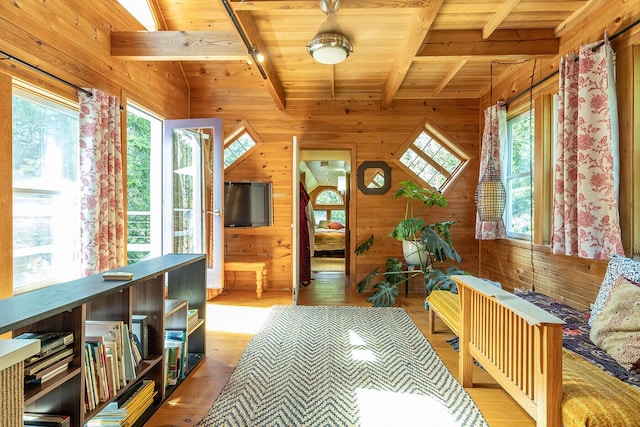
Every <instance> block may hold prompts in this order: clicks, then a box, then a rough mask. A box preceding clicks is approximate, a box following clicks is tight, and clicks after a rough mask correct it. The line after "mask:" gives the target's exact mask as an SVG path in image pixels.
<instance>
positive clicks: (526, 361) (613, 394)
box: [427, 275, 640, 427]
mask: <svg viewBox="0 0 640 427" xmlns="http://www.w3.org/2000/svg"><path fill="white" fill-rule="evenodd" d="M452 278H453V280H454V281H455V282H456V283H457V285H458V292H459V295H458V296H457V298H453V297H452V296H451V295H447V294H450V292H449V291H433V292H432V293H431V294H430V295H429V297H428V298H427V302H428V304H429V311H430V313H429V319H430V324H431V325H433V320H434V319H432V316H433V314H437V315H438V317H440V318H441V320H442V321H443V322H444V323H445V324H446V325H447V326H449V328H451V330H452V332H453V331H454V329H457V330H458V333H457V335H458V337H459V339H460V340H459V342H460V344H459V347H460V353H459V359H460V362H459V377H458V379H459V381H460V382H461V383H462V385H463V386H464V387H473V360H474V359H476V360H477V361H478V362H479V363H480V365H481V366H482V367H483V369H485V370H486V371H487V372H488V373H489V374H490V375H491V376H492V377H493V378H494V379H495V380H496V382H497V383H498V384H500V385H501V386H502V387H503V388H504V389H505V391H507V392H508V393H509V394H510V395H511V396H512V397H513V399H514V400H515V401H516V402H518V404H520V406H522V408H523V409H525V410H526V411H527V413H528V414H529V415H530V416H531V417H532V418H533V419H535V420H536V424H537V425H538V426H551V427H560V426H565V427H578V426H585V425H588V426H599V427H605V426H606V427H614V426H615V427H626V426H629V425H636V424H637V422H638V420H640V405H638V404H637V402H639V401H640V389H637V388H636V387H633V386H631V385H629V384H626V383H624V382H623V381H620V380H619V379H617V378H615V377H614V376H612V375H609V374H607V373H605V372H604V371H603V370H601V369H600V368H598V367H597V366H596V365H594V364H592V363H590V362H589V361H587V360H586V359H584V358H583V357H581V356H579V355H577V354H575V353H573V352H572V351H569V350H567V349H564V348H563V347H562V325H563V322H562V320H560V319H558V318H557V317H555V316H553V315H551V314H550V313H548V312H546V311H545V310H543V309H541V308H539V307H537V306H535V305H534V304H532V303H530V302H528V301H525V300H524V299H522V298H519V297H518V296H516V295H513V294H512V293H510V292H507V291H504V290H502V289H499V288H497V287H495V286H493V285H492V284H490V283H488V282H485V281H484V280H482V279H479V278H476V277H473V276H466V275H465V276H452ZM452 295H455V294H452ZM456 305H457V309H458V316H456V315H455V310H456ZM432 310H433V311H432ZM441 316H442V317H441ZM456 317H457V318H456ZM452 326H453V327H452ZM432 328H433V326H430V329H432ZM454 333H455V332H454Z"/></svg>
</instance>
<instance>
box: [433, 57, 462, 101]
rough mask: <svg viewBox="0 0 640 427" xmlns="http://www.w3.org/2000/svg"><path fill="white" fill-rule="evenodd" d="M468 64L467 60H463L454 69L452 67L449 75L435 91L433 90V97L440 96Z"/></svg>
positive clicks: (448, 72) (439, 83)
mask: <svg viewBox="0 0 640 427" xmlns="http://www.w3.org/2000/svg"><path fill="white" fill-rule="evenodd" d="M466 63H467V60H466V59H463V60H462V61H459V62H458V63H456V64H455V65H454V66H453V67H451V69H449V71H447V74H446V75H445V76H444V77H443V78H442V80H440V81H439V82H438V84H437V85H436V87H435V89H433V95H432V97H434V98H435V97H436V96H438V95H439V94H440V92H441V91H442V89H444V88H445V87H446V86H447V85H448V84H449V82H450V81H451V80H452V79H453V78H454V77H455V76H456V75H457V74H458V73H459V72H460V70H461V69H462V67H464V64H466Z"/></svg>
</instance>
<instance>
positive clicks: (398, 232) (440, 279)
mask: <svg viewBox="0 0 640 427" xmlns="http://www.w3.org/2000/svg"><path fill="white" fill-rule="evenodd" d="M398 197H405V198H406V199H407V200H406V206H405V215H404V218H403V219H402V220H400V222H399V223H398V224H397V225H396V227H395V228H394V230H393V231H392V232H391V233H390V236H391V237H393V238H395V239H396V240H399V241H403V240H408V241H410V242H413V244H415V245H416V249H418V248H422V249H423V250H422V251H418V254H419V256H420V265H419V266H418V267H419V268H418V269H416V268H414V269H413V270H411V271H408V270H403V263H402V261H400V260H398V259H397V258H393V257H392V258H389V259H387V262H386V264H385V267H386V269H385V271H384V272H380V271H379V267H376V268H375V269H374V270H373V271H372V272H371V273H369V274H368V275H367V276H366V277H365V278H363V279H362V280H360V281H359V282H358V292H359V293H360V294H362V293H364V292H365V291H366V290H367V289H369V288H373V290H374V293H373V294H372V295H371V296H370V297H369V298H367V301H369V302H370V303H372V304H373V305H374V306H375V307H389V306H392V305H394V304H395V301H396V297H397V296H398V287H399V286H400V285H401V284H403V283H406V282H407V281H408V280H410V279H411V278H412V277H414V276H416V275H423V277H424V279H425V289H426V291H427V294H429V293H430V292H431V291H432V290H433V289H453V287H454V286H455V284H454V282H453V281H452V280H451V278H450V276H451V275H452V274H463V273H464V271H462V270H460V269H459V268H458V267H457V266H450V267H449V268H447V269H446V270H445V271H442V270H440V269H437V268H434V263H435V262H445V261H447V260H449V261H452V262H457V263H460V262H461V261H462V259H461V258H460V255H459V254H458V252H457V251H456V249H455V247H454V246H453V243H452V242H451V226H453V225H454V224H455V221H444V222H436V223H426V221H425V220H424V218H422V217H421V216H418V215H421V214H422V213H423V211H424V209H427V208H429V207H432V206H439V207H445V206H447V203H448V202H447V199H446V198H445V197H444V196H443V195H442V194H440V193H439V192H437V191H433V190H431V189H429V188H426V187H422V186H420V185H419V184H418V183H416V182H414V181H401V182H400V189H399V190H398V191H396V192H395V193H394V194H393V198H394V199H396V198H398ZM415 205H418V209H416V208H415ZM374 241H375V238H374V236H373V235H371V236H370V237H369V238H368V239H367V240H365V241H364V242H363V243H362V244H360V245H359V246H358V247H357V248H356V250H355V253H356V255H359V254H362V253H364V252H366V251H368V250H369V249H371V247H372V246H373V244H374ZM405 286H406V284H405Z"/></svg>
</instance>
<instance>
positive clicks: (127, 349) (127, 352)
mask: <svg viewBox="0 0 640 427" xmlns="http://www.w3.org/2000/svg"><path fill="white" fill-rule="evenodd" d="M122 327H123V329H122V337H123V339H122V344H123V349H122V353H123V355H124V377H125V379H126V380H127V381H129V380H135V379H136V366H137V365H136V364H135V362H134V358H133V352H132V350H131V336H130V334H129V325H128V324H126V323H125V324H124V325H123V326H122Z"/></svg>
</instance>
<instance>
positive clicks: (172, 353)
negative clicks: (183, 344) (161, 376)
mask: <svg viewBox="0 0 640 427" xmlns="http://www.w3.org/2000/svg"><path fill="white" fill-rule="evenodd" d="M165 348H166V350H167V366H166V373H165V376H166V378H167V381H166V384H167V385H176V384H178V378H179V376H180V375H179V374H178V364H179V363H180V360H179V357H180V356H179V355H180V352H181V351H180V349H179V346H175V345H172V344H165Z"/></svg>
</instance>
